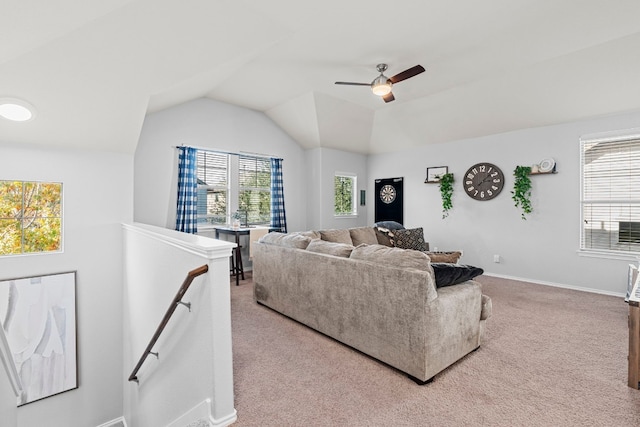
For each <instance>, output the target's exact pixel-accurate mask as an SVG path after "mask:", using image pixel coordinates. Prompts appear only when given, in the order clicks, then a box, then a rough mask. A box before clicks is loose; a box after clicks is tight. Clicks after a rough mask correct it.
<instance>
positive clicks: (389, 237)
mask: <svg viewBox="0 0 640 427" xmlns="http://www.w3.org/2000/svg"><path fill="white" fill-rule="evenodd" d="M373 229H374V230H375V232H376V239H377V240H378V244H379V245H384V246H393V231H392V230H389V229H388V228H384V227H378V226H376V227H374V228H373Z"/></svg>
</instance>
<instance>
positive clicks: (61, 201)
mask: <svg viewBox="0 0 640 427" xmlns="http://www.w3.org/2000/svg"><path fill="white" fill-rule="evenodd" d="M0 181H3V182H14V183H17V182H19V183H20V184H21V187H22V199H23V201H22V205H21V213H22V214H21V215H20V218H21V219H20V222H21V225H20V252H14V253H7V254H0V258H6V257H16V256H32V255H54V254H60V253H64V242H65V238H64V236H65V232H64V228H65V227H64V217H65V215H64V184H63V183H62V182H61V181H35V180H21V179H14V180H9V179H0ZM27 184H56V185H59V187H60V196H59V201H58V203H59V205H60V207H59V209H60V216H49V217H41V218H47V219H59V221H60V235H59V244H58V248H57V249H55V250H46V251H33V252H25V251H24V248H25V238H24V227H23V224H22V218H23V217H24V187H25V185H27ZM0 219H7V220H10V219H13V220H16V219H15V218H9V217H6V218H4V217H3V218H0ZM16 221H17V220H16Z"/></svg>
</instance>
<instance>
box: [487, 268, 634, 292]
mask: <svg viewBox="0 0 640 427" xmlns="http://www.w3.org/2000/svg"><path fill="white" fill-rule="evenodd" d="M484 275H485V276H491V277H497V278H499V279H508V280H517V281H519V282H528V283H535V284H536V285H544V286H551V287H554V288H563V289H571V290H574V291H581V292H589V293H592V294H600V295H608V296H612V297H620V298H624V297H625V294H624V293H621V292H611V291H603V290H601V289H593V288H583V287H581V286H573V285H565V284H563V283H556V282H545V281H544V280H536V279H527V278H525V277H516V276H508V275H505V274H497V273H487V272H485V273H484Z"/></svg>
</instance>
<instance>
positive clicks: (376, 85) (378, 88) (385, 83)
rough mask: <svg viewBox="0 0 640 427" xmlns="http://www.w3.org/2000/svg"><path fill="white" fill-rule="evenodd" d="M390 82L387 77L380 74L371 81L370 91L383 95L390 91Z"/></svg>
mask: <svg viewBox="0 0 640 427" xmlns="http://www.w3.org/2000/svg"><path fill="white" fill-rule="evenodd" d="M391 86H392V84H391V82H390V81H389V79H388V78H387V77H386V76H384V75H382V74H380V75H379V76H378V77H376V79H375V80H374V81H373V83H371V91H372V92H373V93H374V94H376V95H378V96H385V95H386V94H388V93H389V92H391Z"/></svg>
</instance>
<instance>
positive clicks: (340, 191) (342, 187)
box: [333, 173, 358, 216]
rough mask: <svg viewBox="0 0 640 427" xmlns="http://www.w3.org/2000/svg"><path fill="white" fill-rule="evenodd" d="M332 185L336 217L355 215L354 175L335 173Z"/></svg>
mask: <svg viewBox="0 0 640 427" xmlns="http://www.w3.org/2000/svg"><path fill="white" fill-rule="evenodd" d="M333 184H334V214H335V215H336V216H345V215H357V214H358V212H357V210H356V175H353V174H345V173H336V174H335V176H334V178H333Z"/></svg>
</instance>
